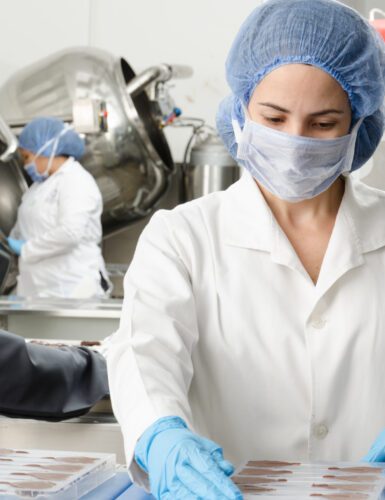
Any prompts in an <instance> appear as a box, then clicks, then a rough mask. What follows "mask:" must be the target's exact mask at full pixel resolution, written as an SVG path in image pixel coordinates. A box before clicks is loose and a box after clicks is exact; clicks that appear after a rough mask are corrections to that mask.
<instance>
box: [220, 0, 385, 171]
mask: <svg viewBox="0 0 385 500" xmlns="http://www.w3.org/2000/svg"><path fill="white" fill-rule="evenodd" d="M290 63H297V64H301V63H303V64H311V65H313V66H316V67H318V68H321V69H322V70H324V71H326V72H327V73H329V74H330V75H331V76H332V77H334V78H335V79H336V80H337V81H338V82H339V83H340V85H341V86H342V88H343V89H344V90H345V92H346V93H347V94H348V97H349V100H350V105H351V108H352V113H353V121H357V119H358V118H361V117H365V119H364V121H363V122H362V125H361V126H360V129H359V132H358V136H357V142H356V149H355V154H354V159H353V165H352V170H356V169H357V168H359V167H361V166H362V165H363V164H364V163H365V162H366V161H367V160H368V159H369V158H370V157H371V155H372V154H373V153H374V151H375V149H376V147H377V145H378V143H379V141H380V140H381V137H382V134H383V131H384V112H383V109H382V107H383V100H384V94H385V44H384V42H383V41H382V39H381V38H380V36H379V35H378V34H377V32H376V31H375V30H374V29H373V28H372V27H371V25H370V24H369V23H368V22H367V21H366V20H365V19H364V18H363V17H361V16H360V15H359V14H358V13H357V12H356V11H355V10H353V9H350V8H349V7H346V6H345V5H343V4H341V3H339V2H336V1H333V0H269V1H268V2H267V3H264V4H262V5H261V6H260V7H257V8H256V9H255V10H254V11H253V12H252V13H251V14H250V16H249V17H248V18H247V19H246V21H245V22H244V23H243V25H242V26H241V28H240V30H239V33H238V35H237V36H236V38H235V40H234V42H233V45H232V47H231V49H230V53H229V55H228V57H227V61H226V77H227V81H228V83H229V85H230V88H231V90H232V94H231V95H230V96H229V97H227V98H226V99H225V100H224V101H222V103H221V104H220V106H219V110H218V113H217V128H218V132H219V134H220V136H221V137H222V139H223V141H224V143H225V144H226V146H227V148H228V149H229V151H230V153H231V155H232V156H233V157H234V158H235V157H236V151H237V146H236V142H235V137H234V132H233V128H232V123H231V120H232V119H237V120H238V122H239V124H240V125H241V127H243V124H244V115H243V109H242V104H243V105H246V106H247V105H248V103H249V101H250V98H251V96H252V94H253V91H254V89H255V87H256V86H257V85H258V83H259V82H260V81H261V80H262V79H263V77H265V76H266V75H267V74H268V73H270V72H271V71H272V70H274V69H276V68H278V67H279V66H282V65H284V64H290Z"/></svg>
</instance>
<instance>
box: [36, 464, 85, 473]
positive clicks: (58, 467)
mask: <svg viewBox="0 0 385 500" xmlns="http://www.w3.org/2000/svg"><path fill="white" fill-rule="evenodd" d="M26 467H38V468H39V469H44V470H47V471H50V470H53V471H58V472H79V471H80V470H82V469H83V467H82V466H76V465H69V464H52V465H51V464H47V465H45V464H44V465H41V464H26Z"/></svg>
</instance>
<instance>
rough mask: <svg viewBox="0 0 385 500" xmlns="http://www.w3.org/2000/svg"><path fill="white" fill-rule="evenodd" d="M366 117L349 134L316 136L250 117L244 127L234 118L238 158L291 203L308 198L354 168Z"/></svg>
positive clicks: (260, 179)
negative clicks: (300, 133)
mask: <svg viewBox="0 0 385 500" xmlns="http://www.w3.org/2000/svg"><path fill="white" fill-rule="evenodd" d="M245 114H246V113H245ZM362 120H363V118H362V119H360V120H359V121H358V122H357V123H356V125H355V126H354V127H353V129H352V132H351V133H350V134H349V135H344V136H343V137H337V138H336V139H314V138H312V137H303V136H297V135H290V134H286V133H284V132H279V131H277V130H274V129H272V128H269V127H265V126H263V125H260V124H259V123H256V122H254V121H252V120H250V118H248V117H247V116H246V118H245V125H244V127H243V130H241V128H240V126H239V124H238V122H237V121H235V120H233V128H234V133H235V138H236V141H237V144H238V151H237V157H238V158H239V160H240V164H241V165H243V166H244V167H245V168H246V169H247V170H248V171H249V172H250V173H251V175H252V176H253V177H254V178H255V179H256V180H257V181H258V182H260V183H261V184H262V185H263V186H264V187H265V188H266V189H267V190H268V191H270V192H271V193H273V194H274V195H276V196H277V197H278V198H281V199H282V200H286V201H291V202H299V201H302V200H307V199H310V198H313V197H314V196H317V195H318V194H320V193H322V192H323V191H326V189H328V188H329V187H330V186H331V185H332V184H333V182H334V181H335V180H336V179H337V178H338V177H339V176H340V175H341V174H343V173H344V172H349V171H350V170H351V167H352V161H353V157H354V148H355V144H356V137H357V132H358V129H359V127H360V125H361V123H362Z"/></svg>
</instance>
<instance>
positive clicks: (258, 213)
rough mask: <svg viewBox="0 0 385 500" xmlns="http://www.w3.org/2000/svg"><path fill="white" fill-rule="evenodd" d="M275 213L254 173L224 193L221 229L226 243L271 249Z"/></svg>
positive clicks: (247, 174)
mask: <svg viewBox="0 0 385 500" xmlns="http://www.w3.org/2000/svg"><path fill="white" fill-rule="evenodd" d="M271 221H272V214H271V212H270V209H269V208H268V206H267V204H266V202H265V200H264V199H263V196H262V194H261V192H260V190H259V188H258V186H257V185H256V183H255V181H254V179H253V178H252V177H251V175H250V174H249V173H248V172H247V171H244V173H243V174H242V177H241V179H240V180H239V181H238V182H236V183H235V184H233V185H232V186H230V188H229V189H227V191H226V192H225V193H224V200H223V204H222V207H221V213H220V225H221V233H222V234H223V238H224V242H225V244H226V245H231V246H235V247H240V248H248V249H253V250H261V251H265V252H269V251H270V250H271V239H272V235H271Z"/></svg>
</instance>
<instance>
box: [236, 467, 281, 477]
mask: <svg viewBox="0 0 385 500" xmlns="http://www.w3.org/2000/svg"><path fill="white" fill-rule="evenodd" d="M263 470H264V471H265V474H269V472H266V471H267V470H268V469H263ZM255 471H256V469H252V468H246V469H242V470H241V472H239V475H242V476H257V475H259V473H258V474H256V473H255ZM287 472H290V471H285V473H287ZM270 474H271V472H270Z"/></svg>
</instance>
